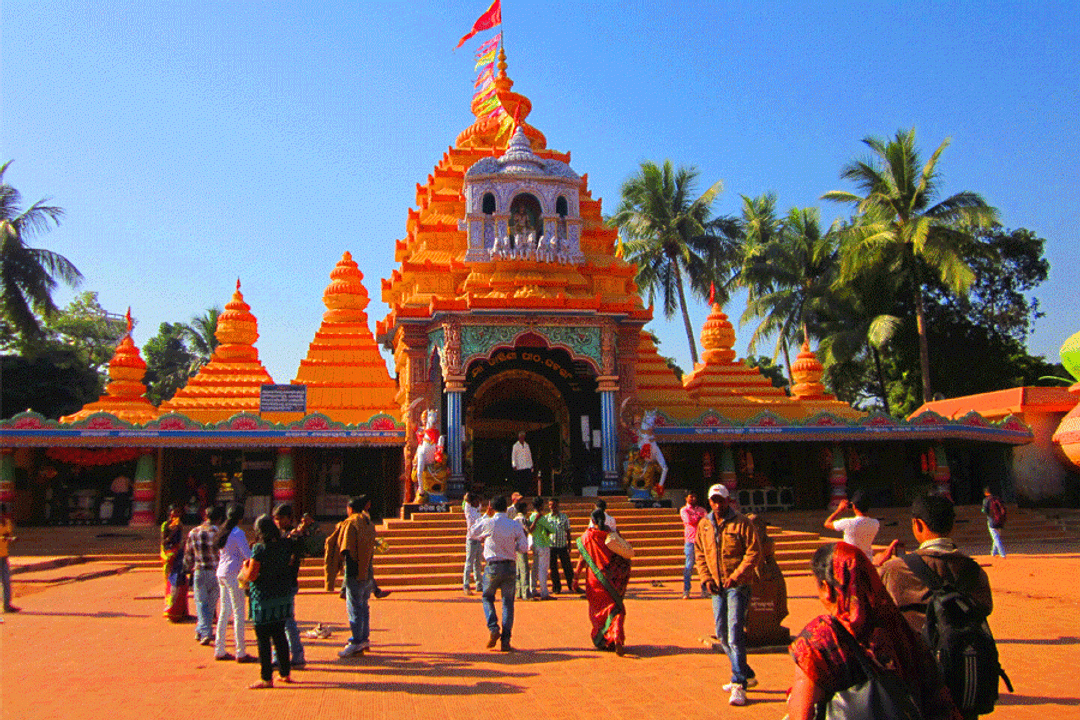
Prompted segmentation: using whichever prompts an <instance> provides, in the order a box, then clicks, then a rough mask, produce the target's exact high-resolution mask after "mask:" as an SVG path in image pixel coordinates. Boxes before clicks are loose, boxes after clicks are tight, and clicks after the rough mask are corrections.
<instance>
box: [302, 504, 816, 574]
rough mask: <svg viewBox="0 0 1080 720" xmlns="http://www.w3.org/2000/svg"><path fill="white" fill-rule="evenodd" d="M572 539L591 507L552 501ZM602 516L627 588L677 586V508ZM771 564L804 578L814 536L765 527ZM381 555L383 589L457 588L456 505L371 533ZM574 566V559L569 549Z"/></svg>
mask: <svg viewBox="0 0 1080 720" xmlns="http://www.w3.org/2000/svg"><path fill="white" fill-rule="evenodd" d="M560 505H561V509H562V511H563V512H564V513H566V514H567V516H569V518H570V530H571V534H572V536H573V538H575V539H576V538H577V537H578V536H579V535H580V534H581V533H582V532H584V530H585V528H586V527H587V526H588V524H589V514H590V513H591V512H592V509H593V507H594V505H593V500H591V499H589V498H578V497H569V498H563V499H560ZM608 513H609V514H610V515H611V516H612V517H613V518H615V521H616V523H618V529H619V533H620V534H621V535H622V536H623V537H624V538H626V540H627V541H629V542H630V544H631V545H633V546H634V551H635V555H634V561H633V567H634V569H633V572H632V574H631V579H630V581H631V582H633V583H654V582H676V581H681V579H682V573H683V563H684V556H683V529H682V521H681V520H680V518H679V511H678V508H636V507H634V505H633V503H631V502H630V501H628V500H627V499H626V498H623V497H618V498H608ZM769 535H770V537H772V538H773V540H774V541H775V542H776V558H777V562H778V563H779V565H780V567H781V569H782V570H783V571H784V572H785V573H786V574H799V573H806V572H808V571H809V558H810V556H811V555H812V554H813V552H814V550H815V549H816V548H817V547H818V545H820V543H821V539H820V538H819V536H818V534H817V533H816V532H801V531H787V530H781V529H780V528H777V527H770V528H769ZM379 536H380V537H382V538H385V539H386V540H387V541H388V543H389V546H390V547H389V550H388V551H387V552H386V553H383V554H377V555H376V556H375V576H376V578H377V579H378V583H379V586H380V587H381V588H382V589H384V590H406V589H407V590H446V589H454V588H460V587H461V574H462V569H463V566H464V564H465V519H464V513H463V512H462V511H461V508H460V506H456V507H453V508H452V510H451V512H447V513H416V514H414V515H413V516H412V517H411V518H410V519H409V520H398V519H389V520H386V521H385V522H384V523H383V525H382V526H380V527H379ZM570 556H571V559H572V560H573V561H574V562H575V563H576V562H577V557H578V553H577V550H576V549H575V548H571V552H570ZM300 584H301V587H302V588H318V587H322V586H323V579H322V562H321V559H317V558H311V559H308V560H307V561H306V562H305V563H304V566H303V568H301V577H300Z"/></svg>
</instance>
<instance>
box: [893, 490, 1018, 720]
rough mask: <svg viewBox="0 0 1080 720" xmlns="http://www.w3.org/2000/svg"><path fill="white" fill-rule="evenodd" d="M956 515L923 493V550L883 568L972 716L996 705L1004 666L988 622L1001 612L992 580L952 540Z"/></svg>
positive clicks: (919, 503) (919, 520) (917, 508)
mask: <svg viewBox="0 0 1080 720" xmlns="http://www.w3.org/2000/svg"><path fill="white" fill-rule="evenodd" d="M955 519H956V512H955V509H954V508H953V504H952V501H950V500H949V498H947V497H946V496H944V495H926V496H924V497H920V498H917V499H916V500H915V502H913V503H912V505H911V532H912V534H913V535H914V536H915V539H916V540H917V541H918V542H919V547H918V549H917V550H916V551H915V552H913V553H909V554H907V555H904V556H901V557H897V558H893V559H891V560H889V561H888V562H886V563H885V564H884V565H882V567H881V580H882V582H883V583H884V584H885V589H886V590H888V591H889V595H891V596H892V598H893V600H895V601H896V604H897V606H899V608H900V611H901V612H902V613H903V615H904V618H905V619H906V620H907V622H908V624H909V625H911V627H912V628H913V629H914V630H915V632H917V633H920V634H921V635H922V636H923V639H925V640H926V642H927V644H928V645H929V646H930V650H931V651H932V652H933V654H934V656H935V657H936V658H937V660H938V663H939V665H941V670H942V674H943V675H944V676H945V681H946V684H947V685H948V686H949V690H950V692H951V693H952V695H953V700H954V701H955V702H956V705H957V707H959V708H960V711H961V714H962V715H963V716H964V718H965V720H972V719H973V718H977V717H978V716H979V714H982V713H988V712H991V711H992V710H993V706H994V702H995V701H996V700H997V696H998V691H997V688H998V676H999V673H1000V666H999V665H998V657H997V647H996V646H995V644H994V639H993V636H992V635H991V634H990V628H989V626H988V625H987V624H986V617H987V616H988V615H989V614H990V613H991V611H992V610H993V609H994V599H993V596H992V595H991V592H990V580H989V578H987V576H986V571H985V570H983V569H982V568H981V567H980V566H979V564H978V563H977V562H975V560H973V559H972V558H970V557H968V556H967V555H964V554H963V553H962V552H960V551H959V550H958V549H957V547H956V543H954V542H953V541H952V539H951V538H950V535H951V534H952V530H953V523H954V522H955ZM1006 682H1007V680H1006Z"/></svg>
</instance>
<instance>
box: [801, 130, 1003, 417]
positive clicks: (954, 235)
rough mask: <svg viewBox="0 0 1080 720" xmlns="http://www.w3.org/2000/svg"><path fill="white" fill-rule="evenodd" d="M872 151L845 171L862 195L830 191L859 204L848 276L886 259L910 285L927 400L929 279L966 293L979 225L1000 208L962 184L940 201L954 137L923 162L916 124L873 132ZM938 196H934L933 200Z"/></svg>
mask: <svg viewBox="0 0 1080 720" xmlns="http://www.w3.org/2000/svg"><path fill="white" fill-rule="evenodd" d="M863 143H864V144H865V145H866V146H867V147H869V148H870V150H871V151H872V156H871V157H870V158H868V159H866V160H857V161H855V162H852V163H849V164H847V165H845V166H844V167H843V169H842V170H841V172H840V177H841V178H842V179H844V180H850V181H852V182H854V183H855V184H856V185H857V186H858V188H859V191H860V192H861V193H862V194H861V195H859V194H856V193H851V192H846V191H842V190H834V191H832V192H828V193H825V194H824V195H823V196H822V198H823V199H825V200H833V201H836V202H843V203H851V204H852V205H854V206H855V211H856V214H857V215H856V221H857V222H855V223H853V224H852V225H851V226H849V227H848V229H847V230H846V231H845V238H844V247H843V251H842V261H841V268H840V279H841V281H842V282H843V281H846V280H848V279H850V278H852V277H854V276H855V275H857V274H858V273H860V272H861V271H862V270H864V269H866V268H868V267H875V266H884V267H887V268H888V269H889V271H890V272H891V273H893V274H895V275H898V276H899V277H900V278H901V279H902V280H903V281H904V283H905V285H906V286H907V287H909V288H910V291H911V293H912V299H913V300H914V304H915V327H916V331H917V332H918V336H919V366H920V370H921V373H922V385H923V401H924V402H929V401H930V400H931V399H932V397H933V393H932V391H931V386H930V349H929V344H928V342H927V339H926V319H925V314H924V310H923V287H924V285H925V284H926V282H927V281H928V280H929V279H930V278H931V277H936V278H937V279H939V280H940V281H941V282H942V283H943V284H944V285H945V286H946V287H947V288H949V289H950V290H952V291H953V292H955V293H957V294H965V293H966V291H967V288H968V286H969V285H970V284H971V282H972V279H973V277H974V274H973V272H972V270H971V268H970V267H969V265H968V260H967V258H969V257H973V256H976V255H977V254H978V252H979V246H978V242H977V241H976V239H975V237H974V235H973V233H972V230H974V229H975V228H979V227H985V226H989V225H992V224H994V223H996V222H997V211H996V210H995V209H994V208H992V207H990V206H989V205H987V204H986V202H985V201H984V200H983V199H982V197H980V196H979V195H977V194H975V193H971V192H960V193H956V194H955V195H950V196H949V197H947V198H945V199H944V200H941V201H939V202H936V203H934V201H935V199H936V198H937V195H938V193H939V192H940V178H939V176H938V173H937V169H936V168H937V162H938V159H939V158H940V157H941V153H942V152H943V151H944V150H945V148H946V147H948V145H949V140H948V139H946V140H945V141H944V142H943V143H941V145H940V146H939V147H938V149H937V150H935V151H934V153H933V155H931V156H930V159H929V160H928V161H927V162H926V164H925V165H923V166H922V169H921V170H920V167H919V166H920V164H921V159H920V157H919V151H918V148H916V147H915V130H914V128H913V129H911V130H908V131H906V132H905V131H903V130H898V131H897V133H896V137H895V138H893V139H892V140H890V141H887V142H886V141H885V140H883V139H881V138H875V137H867V138H864V139H863ZM932 203H933V204H932Z"/></svg>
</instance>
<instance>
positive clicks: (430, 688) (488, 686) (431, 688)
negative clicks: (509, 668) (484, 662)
mask: <svg viewBox="0 0 1080 720" xmlns="http://www.w3.org/2000/svg"><path fill="white" fill-rule="evenodd" d="M275 687H277V686H275ZM280 687H282V688H288V689H290V690H332V689H333V690H357V691H377V692H400V693H405V694H406V695H518V694H520V693H523V692H524V691H525V689H524V688H522V687H518V686H517V685H511V684H509V683H502V682H491V681H481V682H478V683H475V684H473V685H443V684H440V683H437V682H433V683H431V684H423V683H417V682H378V681H373V682H321V681H318V680H311V681H309V680H294V681H293V682H292V683H290V684H289V685H281V686H280Z"/></svg>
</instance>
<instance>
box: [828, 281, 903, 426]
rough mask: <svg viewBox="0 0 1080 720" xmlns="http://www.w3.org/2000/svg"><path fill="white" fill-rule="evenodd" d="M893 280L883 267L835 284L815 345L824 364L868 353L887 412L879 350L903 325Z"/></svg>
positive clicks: (887, 392)
mask: <svg viewBox="0 0 1080 720" xmlns="http://www.w3.org/2000/svg"><path fill="white" fill-rule="evenodd" d="M896 280H897V279H896V277H895V276H892V275H890V274H889V273H888V272H887V271H886V270H885V269H884V268H878V269H877V271H876V272H866V273H863V274H861V275H859V276H858V277H857V278H855V279H854V280H851V281H848V282H847V283H845V284H843V285H840V284H839V283H837V284H836V285H834V287H833V289H834V291H835V292H834V295H833V301H832V302H831V303H830V306H829V310H828V313H827V318H826V319H825V321H824V322H823V323H822V325H821V328H820V330H821V335H822V338H821V343H820V344H819V346H818V353H819V356H820V359H821V361H822V362H823V363H824V364H825V366H826V367H830V366H832V365H833V364H835V363H845V362H848V361H849V360H853V359H855V358H856V357H857V356H859V355H860V354H862V353H864V352H866V353H867V354H868V355H869V356H870V359H871V360H873V363H874V372H875V376H876V377H875V379H876V380H877V386H878V393H879V395H878V396H879V397H880V399H881V403H882V406H883V408H884V410H885V414H886V415H888V414H890V413H891V411H890V409H889V388H888V385H887V383H886V382H885V371H884V368H883V367H882V363H881V351H882V349H884V347H885V345H887V344H888V343H889V341H890V340H892V338H893V337H894V336H895V335H896V333H897V332H899V330H900V327H901V325H903V320H902V319H901V318H900V317H899V316H897V315H896V314H895V312H896V305H897V303H896V298H897V294H898V292H899V291H898V288H897V281H896Z"/></svg>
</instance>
